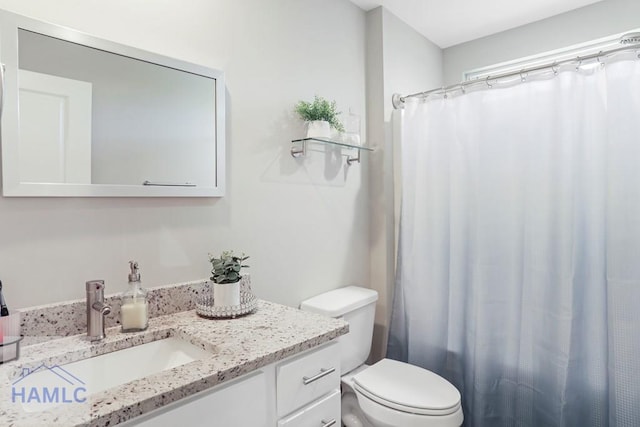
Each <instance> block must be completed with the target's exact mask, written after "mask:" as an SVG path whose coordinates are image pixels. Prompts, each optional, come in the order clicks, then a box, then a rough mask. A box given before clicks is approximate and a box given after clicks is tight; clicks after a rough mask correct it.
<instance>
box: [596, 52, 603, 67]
mask: <svg viewBox="0 0 640 427" xmlns="http://www.w3.org/2000/svg"><path fill="white" fill-rule="evenodd" d="M603 54H604V52H603V51H600V52H598V56H597V58H596V59H597V60H598V64H600V66H601V67H604V61H602V60H600V58H602V56H603Z"/></svg>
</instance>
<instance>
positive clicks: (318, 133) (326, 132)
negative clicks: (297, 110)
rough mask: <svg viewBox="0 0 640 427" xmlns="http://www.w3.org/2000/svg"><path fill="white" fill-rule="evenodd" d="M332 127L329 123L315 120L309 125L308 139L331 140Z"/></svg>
mask: <svg viewBox="0 0 640 427" xmlns="http://www.w3.org/2000/svg"><path fill="white" fill-rule="evenodd" d="M330 137H331V125H330V124H329V122H325V121H322V120H315V121H313V122H308V123H307V138H330Z"/></svg>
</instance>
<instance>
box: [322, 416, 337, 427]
mask: <svg viewBox="0 0 640 427" xmlns="http://www.w3.org/2000/svg"><path fill="white" fill-rule="evenodd" d="M320 422H321V423H322V427H331V426H333V425H336V419H335V418H334V419H332V420H331V421H325V420H322V421H320Z"/></svg>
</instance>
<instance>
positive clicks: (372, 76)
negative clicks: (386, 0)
mask: <svg viewBox="0 0 640 427" xmlns="http://www.w3.org/2000/svg"><path fill="white" fill-rule="evenodd" d="M441 84H442V52H441V50H440V49H439V48H438V47H437V46H435V45H434V44H433V43H431V42H430V41H429V40H427V39H426V38H424V37H423V36H422V35H421V34H419V33H418V32H416V31H415V30H413V29H412V28H411V27H409V26H408V25H407V24H405V23H404V22H403V21H401V20H400V19H398V18H397V17H396V16H395V15H393V14H392V13H391V12H389V11H388V10H386V9H384V8H382V7H378V8H376V9H374V10H372V11H369V12H368V13H367V123H368V128H367V137H368V139H369V141H370V142H371V143H373V144H375V145H376V146H377V147H378V149H377V150H376V152H374V153H372V154H371V155H370V156H369V158H370V159H371V161H370V164H371V169H370V176H369V185H370V191H371V201H370V204H371V210H370V215H371V226H370V239H371V240H370V247H371V270H370V277H371V287H372V288H373V289H376V290H377V291H378V293H379V300H378V305H377V308H376V326H375V328H376V329H375V333H374V341H373V349H372V354H371V361H375V360H377V359H379V358H381V357H383V356H384V355H385V353H386V342H387V335H388V326H389V319H390V315H391V305H392V301H393V299H392V297H393V284H394V271H395V241H396V225H397V211H396V209H395V206H396V201H397V192H396V190H395V188H394V186H395V185H396V184H397V182H398V181H395V180H394V175H396V174H397V173H398V172H399V169H398V165H397V161H396V159H397V156H395V152H396V151H397V147H396V146H395V145H394V142H397V141H394V139H393V138H392V130H393V129H392V121H391V113H392V111H393V107H392V104H391V97H392V95H393V94H394V93H396V92H399V93H402V94H407V93H410V92H415V91H420V90H422V88H424V87H433V86H440V85H441Z"/></svg>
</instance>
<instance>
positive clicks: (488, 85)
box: [486, 76, 493, 89]
mask: <svg viewBox="0 0 640 427" xmlns="http://www.w3.org/2000/svg"><path fill="white" fill-rule="evenodd" d="M490 77H491V76H487V79H486V83H487V87H488V88H489V89H491V88H492V87H493V85H492V84H491V83H489V78H490Z"/></svg>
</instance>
